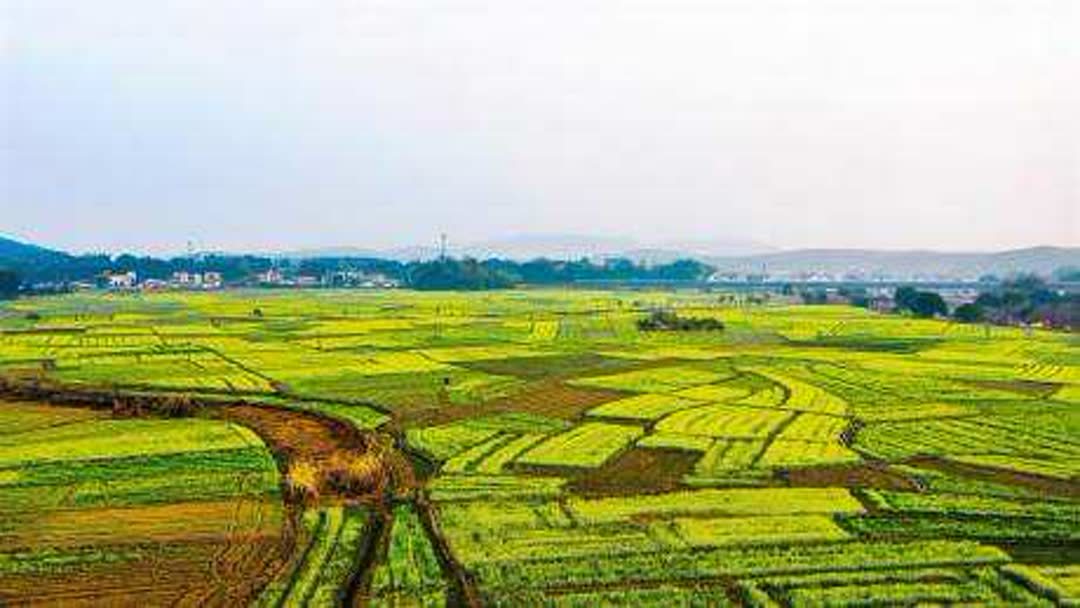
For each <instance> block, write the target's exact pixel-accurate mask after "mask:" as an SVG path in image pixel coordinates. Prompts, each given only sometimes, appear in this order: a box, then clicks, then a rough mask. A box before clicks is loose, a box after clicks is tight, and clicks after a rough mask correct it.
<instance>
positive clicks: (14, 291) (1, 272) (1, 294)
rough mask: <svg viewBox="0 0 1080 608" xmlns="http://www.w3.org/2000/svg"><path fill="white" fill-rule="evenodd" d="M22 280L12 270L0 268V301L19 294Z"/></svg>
mask: <svg viewBox="0 0 1080 608" xmlns="http://www.w3.org/2000/svg"><path fill="white" fill-rule="evenodd" d="M21 283H22V279H21V278H20V277H19V273H17V272H15V271H14V270H7V269H3V268H0V300H6V299H9V298H14V297H15V296H16V295H18V294H19V285H20V284H21Z"/></svg>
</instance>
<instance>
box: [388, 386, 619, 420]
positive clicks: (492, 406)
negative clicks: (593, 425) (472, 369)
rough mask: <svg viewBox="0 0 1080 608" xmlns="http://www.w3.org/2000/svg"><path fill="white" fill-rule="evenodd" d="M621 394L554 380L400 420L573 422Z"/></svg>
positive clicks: (409, 414)
mask: <svg viewBox="0 0 1080 608" xmlns="http://www.w3.org/2000/svg"><path fill="white" fill-rule="evenodd" d="M625 396H626V394H625V393H622V392H620V391H612V390H606V389H598V388H583V387H576V386H570V385H569V384H566V383H564V382H561V381H559V380H557V379H548V380H539V381H536V382H532V383H530V384H528V385H526V386H525V387H524V388H522V389H521V390H520V391H518V392H516V393H514V394H513V395H509V396H506V397H501V398H499V399H494V400H492V401H488V402H486V403H484V404H482V405H454V404H450V405H444V406H442V407H438V408H427V409H422V410H413V411H409V412H403V413H402V415H401V417H400V418H399V421H400V423H401V424H402V425H403V426H407V427H415V426H429V425H433V424H446V423H448V422H456V421H458V420H463V419H465V418H474V417H476V416H482V415H485V414H500V413H506V412H524V413H529V414H540V415H542V416H548V417H551V418H561V419H563V420H575V419H577V418H579V417H580V416H581V415H582V414H583V413H584V412H585V411H587V410H590V409H592V408H594V407H596V406H598V405H600V404H601V403H607V402H608V401H614V400H616V399H621V398H623V397H625Z"/></svg>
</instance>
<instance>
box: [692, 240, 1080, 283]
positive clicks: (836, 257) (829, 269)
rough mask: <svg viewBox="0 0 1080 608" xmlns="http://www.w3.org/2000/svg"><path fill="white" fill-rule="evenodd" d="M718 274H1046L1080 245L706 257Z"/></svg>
mask: <svg viewBox="0 0 1080 608" xmlns="http://www.w3.org/2000/svg"><path fill="white" fill-rule="evenodd" d="M703 261H705V262H707V263H709V264H711V265H713V266H715V267H716V269H717V270H718V271H719V272H736V273H748V272H762V271H763V270H764V271H767V272H769V273H810V272H825V273H831V274H842V273H845V272H860V273H861V274H864V275H875V274H881V275H893V276H896V275H904V276H916V275H920V274H925V275H939V276H955V277H967V278H970V277H978V276H981V275H984V274H995V275H998V276H1004V275H1009V274H1016V273H1022V272H1034V273H1037V274H1042V275H1048V274H1050V273H1052V272H1054V271H1055V270H1057V269H1059V268H1063V267H1066V266H1080V247H1028V248H1025V249H1013V250H1009V251H1000V252H991V253H964V252H959V253H953V252H940V251H925V250H913V251H879V250H870V249H800V250H794V251H782V252H777V253H769V254H763V255H753V256H744V257H706V258H704V259H703Z"/></svg>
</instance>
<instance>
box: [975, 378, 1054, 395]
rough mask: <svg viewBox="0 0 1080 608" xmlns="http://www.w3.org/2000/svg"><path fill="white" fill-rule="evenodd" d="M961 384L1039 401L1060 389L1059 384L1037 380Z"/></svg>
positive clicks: (977, 381)
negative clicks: (1008, 392) (1015, 394)
mask: <svg viewBox="0 0 1080 608" xmlns="http://www.w3.org/2000/svg"><path fill="white" fill-rule="evenodd" d="M963 382H964V383H965V384H970V385H971V386H976V387H979V388H989V389H994V390H1003V391H1010V392H1013V393H1019V394H1021V395H1026V396H1030V397H1036V398H1039V399H1045V398H1047V397H1049V396H1050V395H1052V394H1053V393H1054V391H1056V390H1058V389H1059V388H1061V385H1060V384H1055V383H1053V382H1039V381H1038V380H964V381H963Z"/></svg>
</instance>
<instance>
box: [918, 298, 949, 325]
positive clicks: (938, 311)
mask: <svg viewBox="0 0 1080 608" xmlns="http://www.w3.org/2000/svg"><path fill="white" fill-rule="evenodd" d="M911 312H912V313H914V314H915V316H916V317H922V318H924V319H927V318H930V317H936V316H938V315H941V316H945V315H948V314H949V307H948V305H946V304H945V300H944V299H943V298H942V297H941V295H940V294H937V293H935V292H933V291H920V292H918V293H917V294H916V295H915V302H914V304H913V305H912V308H911Z"/></svg>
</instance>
